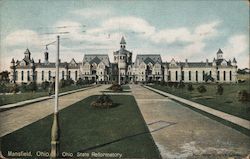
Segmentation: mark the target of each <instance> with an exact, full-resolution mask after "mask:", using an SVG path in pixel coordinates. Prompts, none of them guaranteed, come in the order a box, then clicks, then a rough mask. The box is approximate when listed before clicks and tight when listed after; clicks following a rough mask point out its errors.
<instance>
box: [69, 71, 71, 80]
mask: <svg viewBox="0 0 250 159" xmlns="http://www.w3.org/2000/svg"><path fill="white" fill-rule="evenodd" d="M70 75H71V71H69V79H70V78H71V77H70Z"/></svg>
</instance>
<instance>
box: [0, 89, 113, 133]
mask: <svg viewBox="0 0 250 159" xmlns="http://www.w3.org/2000/svg"><path fill="white" fill-rule="evenodd" d="M109 86H110V85H102V86H100V87H95V88H92V89H88V90H85V91H81V92H76V93H72V94H68V95H64V96H61V97H59V109H60V110H61V109H63V108H66V107H68V106H70V105H72V104H74V103H76V102H78V101H81V100H82V99H84V98H86V97H88V96H91V95H95V94H101V93H100V91H102V90H105V89H106V88H108V87H109ZM53 108H54V99H49V100H44V101H41V102H36V103H33V104H28V105H26V106H23V107H18V108H14V109H9V110H6V111H3V112H0V121H1V125H0V137H2V136H4V135H6V134H9V133H11V132H13V131H15V130H18V129H20V128H22V127H24V126H27V125H29V124H31V123H33V122H35V121H37V120H39V119H42V118H44V117H46V116H48V115H49V114H52V113H53V110H54V109H53Z"/></svg>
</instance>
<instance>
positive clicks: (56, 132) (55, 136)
mask: <svg viewBox="0 0 250 159" xmlns="http://www.w3.org/2000/svg"><path fill="white" fill-rule="evenodd" d="M59 40H60V36H57V54H56V79H55V107H54V120H53V125H52V129H51V153H50V157H51V159H56V158H57V157H58V156H59V140H60V128H59V121H58V119H59V114H58V84H59V46H60V41H59Z"/></svg>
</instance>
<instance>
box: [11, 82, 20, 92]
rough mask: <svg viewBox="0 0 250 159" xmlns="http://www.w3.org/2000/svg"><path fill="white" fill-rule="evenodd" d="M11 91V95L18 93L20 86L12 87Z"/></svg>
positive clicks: (12, 85) (13, 85)
mask: <svg viewBox="0 0 250 159" xmlns="http://www.w3.org/2000/svg"><path fill="white" fill-rule="evenodd" d="M9 91H10V92H11V93H17V92H18V91H19V88H18V85H17V84H16V83H14V84H11V85H10V89H9Z"/></svg>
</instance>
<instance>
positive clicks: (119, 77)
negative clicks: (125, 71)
mask: <svg viewBox="0 0 250 159" xmlns="http://www.w3.org/2000/svg"><path fill="white" fill-rule="evenodd" d="M118 55H119V57H118V84H119V85H121V74H120V51H119V54H118Z"/></svg>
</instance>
